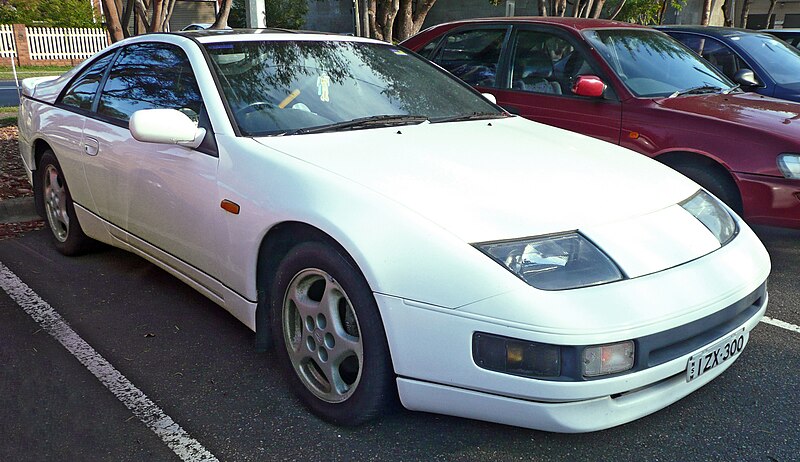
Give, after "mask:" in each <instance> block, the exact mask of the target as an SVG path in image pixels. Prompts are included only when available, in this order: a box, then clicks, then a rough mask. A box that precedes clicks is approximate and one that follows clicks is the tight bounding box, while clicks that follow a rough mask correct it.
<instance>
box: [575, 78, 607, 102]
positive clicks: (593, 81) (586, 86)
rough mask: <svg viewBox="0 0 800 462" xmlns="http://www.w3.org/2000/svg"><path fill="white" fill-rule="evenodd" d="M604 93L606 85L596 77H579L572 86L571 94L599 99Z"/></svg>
mask: <svg viewBox="0 0 800 462" xmlns="http://www.w3.org/2000/svg"><path fill="white" fill-rule="evenodd" d="M604 91H606V84H605V83H604V82H603V81H602V80H600V77H598V76H596V75H579V76H578V78H577V79H576V80H575V84H574V85H572V93H574V94H576V95H578V96H588V97H590V98H599V97H601V96H603V92H604Z"/></svg>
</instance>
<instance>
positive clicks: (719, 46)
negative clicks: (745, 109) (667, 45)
mask: <svg viewBox="0 0 800 462" xmlns="http://www.w3.org/2000/svg"><path fill="white" fill-rule="evenodd" d="M672 37H673V38H675V39H676V40H678V41H679V42H681V43H683V44H684V45H686V46H687V47H689V48H691V49H692V51H694V52H695V53H697V54H698V55H700V56H702V57H703V58H705V59H706V61H708V62H710V63H711V64H713V65H714V67H716V68H717V69H718V70H720V71H721V72H722V73H723V74H725V76H726V77H728V78H729V79H733V76H734V74H736V71H738V70H739V69H741V68H743V67H747V65H745V64H744V62H743V61H742V60H741V59H740V58H739V57H738V56H737V55H736V53H734V52H733V50H731V49H730V48H728V47H727V46H726V45H725V44H724V43H722V42H720V41H719V40H717V39H713V38H710V37H702V36H700V35H693V34H675V35H673V36H672Z"/></svg>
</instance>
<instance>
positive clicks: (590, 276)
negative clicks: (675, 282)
mask: <svg viewBox="0 0 800 462" xmlns="http://www.w3.org/2000/svg"><path fill="white" fill-rule="evenodd" d="M475 246H476V247H477V248H478V249H480V250H481V251H483V252H484V253H485V254H487V255H489V256H490V257H492V259H494V260H496V261H497V262H499V263H501V264H502V265H503V266H505V267H506V268H508V269H509V270H510V271H511V272H512V273H514V274H516V275H517V276H518V277H519V278H520V279H522V280H523V281H525V282H527V283H528V284H530V285H532V286H533V287H536V288H537V289H544V290H561V289H575V288H578V287H586V286H593V285H597V284H604V283H607V282H613V281H618V280H620V279H622V273H621V272H620V270H619V269H618V268H617V266H616V265H615V264H614V262H612V261H611V259H610V258H608V257H607V256H606V255H605V254H604V253H603V252H601V251H600V250H599V249H598V248H597V247H595V246H594V245H593V244H592V243H591V242H589V240H587V239H586V238H584V237H583V236H581V235H580V234H578V233H569V234H561V235H557V236H548V237H535V238H527V239H519V240H513V241H501V242H487V243H482V244H476V245H475Z"/></svg>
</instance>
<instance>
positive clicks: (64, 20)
mask: <svg viewBox="0 0 800 462" xmlns="http://www.w3.org/2000/svg"><path fill="white" fill-rule="evenodd" d="M94 19H95V18H94V12H93V11H92V4H91V3H89V2H88V1H86V0H58V1H53V0H0V24H25V25H26V26H49V27H94V26H96V25H97V24H96V23H95V22H94Z"/></svg>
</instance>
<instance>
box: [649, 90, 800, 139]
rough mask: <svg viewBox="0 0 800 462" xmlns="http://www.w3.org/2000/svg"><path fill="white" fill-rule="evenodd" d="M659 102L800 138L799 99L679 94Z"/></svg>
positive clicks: (748, 95) (667, 105)
mask: <svg viewBox="0 0 800 462" xmlns="http://www.w3.org/2000/svg"><path fill="white" fill-rule="evenodd" d="M655 102H656V104H658V105H659V106H661V107H664V108H668V109H673V110H676V111H682V112H687V113H692V114H696V115H699V116H706V117H711V118H714V119H718V120H723V121H726V122H731V123H734V124H739V125H743V126H747V127H750V128H756V129H762V130H766V131H768V132H769V135H770V136H783V137H786V138H789V139H793V140H798V139H800V104H798V103H793V102H789V101H784V100H780V99H775V98H769V97H767V96H762V95H758V94H755V93H739V94H730V95H721V94H711V95H692V96H678V97H675V98H661V99H657V100H655Z"/></svg>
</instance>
